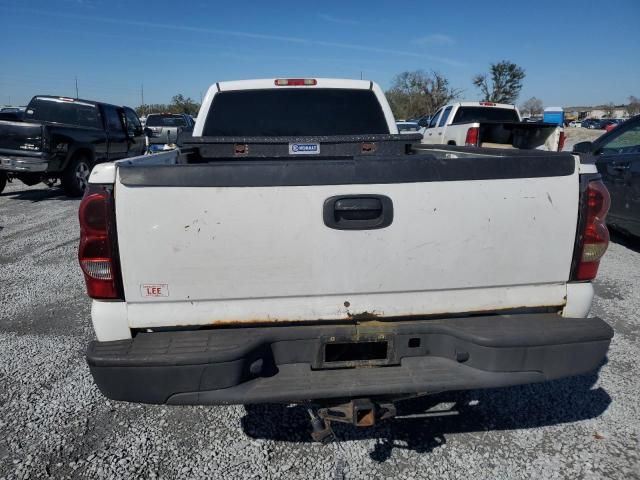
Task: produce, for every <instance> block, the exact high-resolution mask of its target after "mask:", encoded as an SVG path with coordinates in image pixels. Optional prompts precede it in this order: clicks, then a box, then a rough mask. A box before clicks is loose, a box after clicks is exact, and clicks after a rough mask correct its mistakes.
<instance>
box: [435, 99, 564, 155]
mask: <svg viewBox="0 0 640 480" xmlns="http://www.w3.org/2000/svg"><path fill="white" fill-rule="evenodd" d="M422 143H425V144H429V145H466V146H477V147H487V148H517V149H539V150H550V151H560V150H562V146H563V145H564V129H563V127H561V126H558V125H557V124H555V123H553V124H552V123H542V122H537V123H532V122H522V121H521V119H520V114H519V113H518V109H517V108H516V107H515V105H507V104H500V103H493V102H457V103H452V104H450V105H445V106H444V107H442V108H440V109H439V110H438V111H437V112H436V113H435V114H434V115H433V117H431V121H430V122H429V125H428V126H427V128H425V129H424V130H423V139H422Z"/></svg>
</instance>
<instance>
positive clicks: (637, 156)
mask: <svg viewBox="0 0 640 480" xmlns="http://www.w3.org/2000/svg"><path fill="white" fill-rule="evenodd" d="M573 151H574V152H580V153H590V154H593V155H595V156H596V166H597V167H598V172H600V174H601V175H602V179H603V181H604V183H605V185H606V186H607V189H608V190H609V192H610V194H611V209H610V210H609V215H608V216H607V223H608V224H609V225H610V226H611V227H613V228H615V229H617V230H621V231H623V232H626V233H628V234H631V235H633V236H635V237H640V115H638V116H636V117H633V118H631V119H629V120H627V121H626V122H624V123H622V124H620V125H619V126H618V127H617V128H615V129H614V130H612V131H610V132H607V133H605V134H604V135H602V136H601V137H599V138H598V139H597V140H595V141H593V142H580V143H577V144H576V145H575V146H574V147H573Z"/></svg>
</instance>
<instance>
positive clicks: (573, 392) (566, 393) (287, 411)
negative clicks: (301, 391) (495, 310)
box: [242, 372, 611, 462]
mask: <svg viewBox="0 0 640 480" xmlns="http://www.w3.org/2000/svg"><path fill="white" fill-rule="evenodd" d="M597 379H598V374H597V372H595V373H591V374H588V375H582V376H578V377H572V378H566V379H562V380H555V381H552V382H547V383H541V384H533V385H522V386H517V387H508V388H496V389H487V390H473V391H468V392H447V393H441V394H435V395H430V396H426V397H422V398H416V399H411V400H406V401H404V402H399V403H398V404H397V407H398V417H397V418H395V419H392V420H387V421H384V422H381V423H379V424H378V425H376V426H375V427H372V428H368V429H365V428H363V429H357V428H355V427H351V426H350V425H343V424H335V423H334V424H333V425H332V426H333V429H334V431H335V433H336V437H337V438H338V441H339V442H340V441H354V440H362V439H375V440H377V442H376V444H375V447H374V449H373V450H372V451H371V452H370V453H369V455H370V457H371V459H372V460H374V461H377V462H385V461H386V460H388V459H389V458H390V457H391V454H392V452H393V449H394V448H398V449H408V450H413V451H415V452H418V453H429V452H431V451H432V450H434V449H436V448H438V447H440V446H442V445H444V444H446V443H447V437H448V436H450V435H457V434H465V435H466V436H467V437H469V441H472V442H475V443H477V442H483V441H490V440H491V437H489V438H488V439H485V436H486V435H489V436H491V433H492V432H495V431H504V430H522V429H533V428H538V427H544V426H550V425H560V424H565V423H571V422H577V421H580V420H587V419H590V418H594V417H597V416H599V415H600V414H602V413H603V412H604V411H605V410H606V409H607V407H608V406H609V404H610V403H611V397H610V396H609V394H608V393H607V392H606V391H605V390H604V389H602V388H599V387H598V388H594V385H595V383H596V381H597ZM442 403H445V404H449V405H450V404H454V406H453V408H451V409H450V410H451V411H453V412H457V413H455V414H452V415H447V416H436V417H427V418H424V417H420V415H421V414H423V413H424V412H426V411H427V410H430V409H432V408H433V407H435V406H436V405H438V404H442ZM449 405H447V406H449ZM245 409H246V412H247V413H246V415H245V416H244V417H243V418H242V428H243V430H244V432H245V433H246V434H247V435H248V436H250V437H252V438H261V439H270V440H275V441H280V442H311V438H310V436H309V432H310V426H309V417H308V414H307V412H306V410H305V409H304V408H303V407H302V406H287V405H277V404H266V405H246V406H245ZM593 434H594V435H595V434H596V432H593ZM462 441H463V442H464V441H465V440H464V439H463V440H462Z"/></svg>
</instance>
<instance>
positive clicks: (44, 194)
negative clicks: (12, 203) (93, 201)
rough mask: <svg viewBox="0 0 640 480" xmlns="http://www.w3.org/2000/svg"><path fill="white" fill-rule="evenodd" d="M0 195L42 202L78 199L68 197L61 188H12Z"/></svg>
mask: <svg viewBox="0 0 640 480" xmlns="http://www.w3.org/2000/svg"><path fill="white" fill-rule="evenodd" d="M0 197H5V198H11V199H14V200H25V201H28V202H33V203H37V202H42V201H44V200H78V199H77V198H72V197H68V196H67V195H66V194H65V193H64V191H63V190H62V189H61V188H56V187H52V188H48V187H45V188H42V189H38V190H33V189H28V190H17V191H16V190H10V191H8V192H7V191H5V192H3V193H1V194H0Z"/></svg>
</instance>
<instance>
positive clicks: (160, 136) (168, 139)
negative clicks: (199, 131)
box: [144, 113, 194, 152]
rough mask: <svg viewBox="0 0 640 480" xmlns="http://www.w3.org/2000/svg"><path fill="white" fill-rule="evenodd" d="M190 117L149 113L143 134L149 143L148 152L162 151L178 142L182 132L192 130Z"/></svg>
mask: <svg viewBox="0 0 640 480" xmlns="http://www.w3.org/2000/svg"><path fill="white" fill-rule="evenodd" d="M193 125H194V123H193V119H192V118H191V115H186V114H176V113H151V114H149V115H147V121H146V124H145V129H144V130H145V132H146V134H147V138H148V142H149V151H151V152H153V151H162V150H167V149H168V148H173V146H174V145H175V144H176V142H177V141H178V135H179V133H180V132H182V131H191V130H193Z"/></svg>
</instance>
